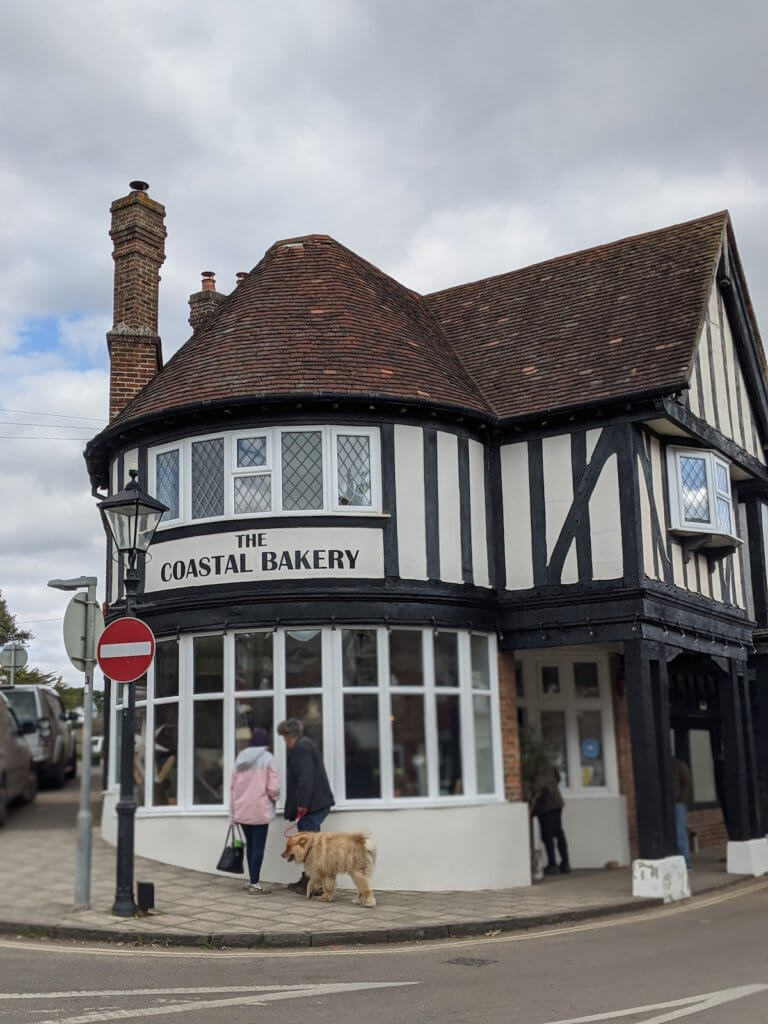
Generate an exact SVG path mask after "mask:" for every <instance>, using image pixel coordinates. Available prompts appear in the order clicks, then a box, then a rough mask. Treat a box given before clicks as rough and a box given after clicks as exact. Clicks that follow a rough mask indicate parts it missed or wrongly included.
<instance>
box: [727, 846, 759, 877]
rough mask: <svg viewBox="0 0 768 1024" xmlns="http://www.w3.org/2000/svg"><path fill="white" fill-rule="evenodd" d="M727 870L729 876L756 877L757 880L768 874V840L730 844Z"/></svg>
mask: <svg viewBox="0 0 768 1024" xmlns="http://www.w3.org/2000/svg"><path fill="white" fill-rule="evenodd" d="M726 870H727V872H728V874H729V875H754V877H755V878H759V876H760V875H765V874H768V839H766V838H765V837H763V838H762V839H747V840H745V841H743V842H729V843H728V850H727V855H726Z"/></svg>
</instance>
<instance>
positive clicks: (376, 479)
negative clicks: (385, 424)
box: [329, 427, 381, 515]
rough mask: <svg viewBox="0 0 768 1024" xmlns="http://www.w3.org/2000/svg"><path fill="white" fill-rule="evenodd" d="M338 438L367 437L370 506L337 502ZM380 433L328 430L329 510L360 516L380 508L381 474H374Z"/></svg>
mask: <svg viewBox="0 0 768 1024" xmlns="http://www.w3.org/2000/svg"><path fill="white" fill-rule="evenodd" d="M339 436H349V437H367V438H368V455H369V458H370V469H371V504H370V505H342V504H340V502H339V459H338V439H339ZM380 436H381V435H380V431H379V428H378V427H331V429H330V444H329V448H330V452H329V454H330V459H331V508H332V509H333V511H334V512H339V513H342V514H344V515H349V513H350V512H351V511H353V510H354V511H356V512H358V513H361V514H365V513H366V512H371V511H375V510H376V509H379V508H381V473H377V472H376V467H377V466H380V465H381V455H380V449H379V442H380Z"/></svg>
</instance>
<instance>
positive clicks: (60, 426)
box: [0, 420, 92, 430]
mask: <svg viewBox="0 0 768 1024" xmlns="http://www.w3.org/2000/svg"><path fill="white" fill-rule="evenodd" d="M0 424H2V426H4V427H47V428H48V429H49V430H50V429H51V427H55V428H56V429H57V430H91V429H92V428H91V427H87V426H86V425H85V424H83V426H82V427H79V426H75V425H74V424H71V423H16V422H15V420H0Z"/></svg>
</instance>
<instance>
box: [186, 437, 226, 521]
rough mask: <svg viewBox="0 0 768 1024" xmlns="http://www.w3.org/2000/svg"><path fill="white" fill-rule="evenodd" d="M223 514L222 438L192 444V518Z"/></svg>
mask: <svg viewBox="0 0 768 1024" xmlns="http://www.w3.org/2000/svg"><path fill="white" fill-rule="evenodd" d="M223 515H224V439H223V438H221V437H215V438H213V439H212V440H210V441H194V442H193V444H192V518H193V519H206V518H207V517H208V516H223Z"/></svg>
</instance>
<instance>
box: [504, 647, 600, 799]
mask: <svg viewBox="0 0 768 1024" xmlns="http://www.w3.org/2000/svg"><path fill="white" fill-rule="evenodd" d="M518 660H519V662H520V664H521V665H522V670H523V692H524V696H523V697H518V698H517V704H518V707H520V708H523V709H525V714H526V724H527V725H528V727H529V728H532V729H533V730H534V731H536V732H537V733H540V715H541V712H542V711H562V712H563V713H564V716H565V749H566V759H567V764H568V785H567V786H566V785H565V784H564V783H561V786H560V788H561V789H562V791H563V793H564V794H566V795H567V796H568V797H569V798H570V797H576V798H584V797H604V796H615V795H617V794H618V792H619V771H618V763H617V759H616V734H615V729H614V722H613V696H612V693H611V685H610V665H609V655H608V653H607V652H606V651H597V650H590V649H589V648H581V649H580V648H578V647H575V648H567V647H564V648H557V649H552V650H549V651H531V652H527V651H520V652H519V653H518ZM576 662H594V663H595V664H596V665H597V680H598V686H599V696H598V697H577V696H576V684H575V680H574V670H573V666H574V664H576ZM545 667H556V668H557V669H558V672H559V679H560V692H559V693H554V694H544V693H542V689H541V673H542V669H543V668H545ZM579 711H600V712H601V715H602V726H603V761H604V765H605V784H604V785H602V786H583V785H582V784H581V748H580V744H579V718H578V713H579Z"/></svg>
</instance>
